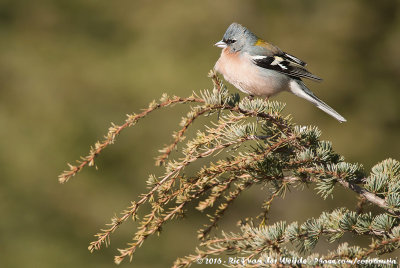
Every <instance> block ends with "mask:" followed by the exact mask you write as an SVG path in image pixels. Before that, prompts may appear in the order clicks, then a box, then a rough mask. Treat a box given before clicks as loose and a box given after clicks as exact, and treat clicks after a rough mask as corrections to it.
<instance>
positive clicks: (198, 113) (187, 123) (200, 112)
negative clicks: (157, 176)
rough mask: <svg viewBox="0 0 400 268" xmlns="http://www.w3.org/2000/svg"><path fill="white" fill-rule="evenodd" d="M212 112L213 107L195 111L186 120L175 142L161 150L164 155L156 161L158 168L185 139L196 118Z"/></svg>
mask: <svg viewBox="0 0 400 268" xmlns="http://www.w3.org/2000/svg"><path fill="white" fill-rule="evenodd" d="M211 110H212V107H206V108H200V109H199V110H197V111H195V112H194V113H193V114H192V115H191V116H190V117H188V118H187V120H185V123H184V125H183V127H182V129H181V130H179V131H178V132H177V133H176V134H174V138H175V140H174V141H173V142H172V143H171V144H170V145H168V146H166V147H165V148H164V149H162V150H160V152H162V153H163V154H162V155H160V156H158V157H157V159H156V166H160V165H162V164H163V163H164V162H165V160H166V159H167V158H168V156H169V155H170V154H171V152H172V150H173V149H174V148H175V147H176V145H177V144H178V143H179V142H180V141H181V139H183V134H184V133H185V132H186V130H187V129H188V127H189V126H190V125H191V124H192V123H193V122H194V120H195V119H196V118H198V117H199V116H201V115H203V114H205V113H207V112H210V111H211Z"/></svg>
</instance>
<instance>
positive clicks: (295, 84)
mask: <svg viewBox="0 0 400 268" xmlns="http://www.w3.org/2000/svg"><path fill="white" fill-rule="evenodd" d="M290 91H291V92H292V93H293V94H294V95H296V96H298V97H301V98H303V99H306V100H308V101H309V102H311V103H313V104H314V105H315V106H317V107H318V108H319V109H321V110H322V111H324V112H325V113H327V114H329V115H330V116H332V117H334V118H335V119H336V120H338V121H339V122H340V123H342V122H346V121H347V120H346V119H345V118H344V117H343V116H341V115H340V114H338V113H337V112H336V111H335V110H334V109H333V108H331V107H330V106H329V105H328V104H326V103H325V102H323V101H322V100H320V99H319V98H318V97H317V96H315V95H314V93H312V92H311V90H309V89H308V88H307V87H306V85H305V84H304V83H303V82H302V81H297V80H292V81H291V82H290Z"/></svg>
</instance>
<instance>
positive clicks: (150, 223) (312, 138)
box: [59, 72, 400, 267]
mask: <svg viewBox="0 0 400 268" xmlns="http://www.w3.org/2000/svg"><path fill="white" fill-rule="evenodd" d="M209 76H210V77H211V78H212V82H213V85H214V88H213V89H212V90H204V91H201V92H200V94H199V95H192V96H190V97H188V98H181V97H176V96H174V97H172V98H170V97H168V96H167V95H163V97H162V98H161V100H160V102H159V103H156V102H155V101H153V102H152V103H151V104H150V105H149V107H148V108H147V109H145V110H144V111H143V112H142V113H140V114H134V115H128V117H127V119H126V121H125V123H124V124H122V125H120V126H117V125H114V124H113V125H112V127H111V128H110V129H109V131H108V134H107V135H106V136H105V138H104V140H103V141H101V142H97V143H96V144H95V145H94V147H92V148H91V150H90V152H89V155H88V156H86V157H83V158H82V161H78V165H77V166H72V165H70V169H69V170H67V171H64V172H63V173H62V174H61V175H60V176H59V181H60V182H61V183H63V182H66V181H68V180H69V178H71V177H72V176H74V175H76V174H77V173H78V172H79V171H80V170H82V169H83V168H84V167H85V166H93V165H94V159H95V157H96V156H98V155H99V154H100V153H101V152H102V151H103V150H104V149H105V148H106V147H108V146H109V145H110V144H112V143H114V142H115V139H116V137H117V136H118V135H119V133H120V132H121V131H122V130H124V129H126V128H128V127H131V126H133V125H135V124H136V123H137V122H138V121H139V120H140V119H142V118H144V117H145V116H147V115H148V114H149V113H151V112H152V111H154V110H156V109H160V108H164V107H168V106H171V105H173V104H184V103H192V104H193V106H194V107H191V110H190V111H189V112H188V113H187V115H186V116H185V117H183V119H182V122H181V129H180V130H179V131H177V132H176V133H174V134H173V141H172V143H171V144H169V145H167V146H166V147H165V148H164V149H162V150H160V152H161V155H160V156H159V157H158V158H157V164H164V165H163V167H162V168H163V169H164V173H163V175H161V176H159V177H156V176H153V175H150V176H149V178H148V180H147V185H148V191H147V193H144V194H142V195H140V196H139V197H138V200H137V201H135V202H131V204H130V205H129V206H128V207H127V208H126V209H125V210H123V211H122V212H121V213H120V215H119V216H114V217H113V218H112V219H111V223H109V224H107V226H106V227H105V228H104V229H102V230H100V232H99V233H98V234H96V235H95V237H96V240H95V241H93V242H91V243H90V245H89V250H90V251H91V252H93V251H94V250H98V249H100V247H101V246H102V245H103V244H104V245H106V246H108V245H109V244H110V236H111V234H112V233H113V232H114V231H115V230H117V229H118V227H119V226H120V225H121V224H122V223H124V222H126V221H127V219H129V218H132V219H133V220H137V221H138V226H137V227H136V231H135V232H134V235H133V239H132V241H131V242H129V243H127V246H126V248H124V249H119V255H117V256H116V257H115V259H114V260H115V262H116V263H120V262H121V261H123V260H124V259H125V258H127V257H129V259H131V260H132V257H133V254H134V253H135V251H136V250H137V249H138V248H139V247H140V246H142V244H143V243H144V242H145V240H146V239H147V238H148V237H149V236H152V235H154V234H156V233H160V232H161V229H162V228H163V227H164V225H165V224H166V223H167V222H169V221H171V220H173V219H176V218H178V217H183V216H185V213H186V210H187V209H188V207H190V206H188V205H195V204H197V206H196V209H197V210H199V211H205V210H206V209H207V211H210V212H209V213H208V212H207V216H208V217H209V222H208V224H206V225H204V228H203V229H200V230H198V233H199V235H198V238H199V239H200V240H201V242H200V244H199V247H198V248H197V249H196V252H195V254H191V255H188V256H186V257H183V258H178V259H177V260H176V262H175V263H174V266H173V267H188V266H190V265H191V264H192V263H194V262H196V260H198V259H199V258H205V257H207V256H211V255H214V256H215V255H221V254H238V255H240V256H243V257H244V260H245V262H246V261H250V260H251V259H252V258H259V259H260V260H267V258H270V257H274V258H279V257H287V258H289V257H290V258H299V256H300V254H302V253H304V252H308V253H310V255H309V256H308V257H307V258H308V260H309V261H311V260H313V259H314V260H315V258H318V257H319V256H321V257H325V258H331V259H336V258H345V259H349V260H351V259H352V258H356V257H367V256H369V255H371V254H373V253H377V254H385V253H387V252H393V251H395V250H398V249H399V248H400V242H399V240H400V226H399V224H400V162H398V161H396V160H393V159H387V160H384V161H382V162H381V163H378V164H377V165H376V166H374V167H373V168H372V170H371V173H370V174H369V175H367V174H366V173H365V171H364V169H363V167H362V166H361V165H359V164H352V163H348V162H345V160H344V157H343V156H341V155H339V154H337V153H336V152H334V150H333V147H332V144H331V143H330V142H328V141H322V140H320V135H321V132H320V131H319V130H318V129H317V128H316V127H304V126H297V125H295V124H294V123H292V119H291V117H290V116H286V117H284V116H282V110H283V108H284V105H283V104H281V103H278V102H273V101H265V100H260V99H253V100H250V99H247V98H245V99H242V100H240V98H239V96H238V95H237V94H234V95H230V94H229V92H228V91H227V89H226V87H225V86H224V84H223V83H222V81H221V80H220V79H219V78H218V77H217V76H216V74H215V72H211V73H210V74H209ZM211 113H218V119H217V121H216V122H211V123H210V126H204V127H198V129H197V131H196V133H197V134H196V136H195V137H194V138H192V139H191V140H189V141H187V142H186V144H185V145H184V146H181V145H183V140H184V138H185V137H184V136H185V135H186V132H187V131H188V129H189V127H190V126H191V125H192V124H193V122H194V121H195V120H196V119H198V118H199V117H201V116H205V115H207V114H211ZM254 118H257V120H254ZM178 146H179V147H178ZM176 148H179V151H180V155H183V156H180V157H177V158H175V159H173V158H172V157H171V152H172V151H173V150H174V149H176ZM221 152H225V153H228V154H229V157H227V158H221V157H220V155H218V154H219V153H221ZM170 158H172V159H170ZM167 159H168V161H167ZM200 159H206V161H207V164H206V165H205V166H203V167H202V168H200V169H198V170H196V171H194V172H192V171H190V169H187V167H188V166H190V165H192V163H195V162H198V161H199V160H200ZM188 170H189V171H188ZM337 183H339V184H340V185H342V186H343V187H345V188H348V189H350V190H352V191H353V192H354V193H355V194H357V196H358V198H360V199H361V200H363V203H365V202H368V203H369V204H372V205H375V206H377V207H380V208H382V209H383V212H382V213H372V212H370V213H362V209H360V208H361V206H362V204H361V205H359V206H358V209H357V211H350V210H348V209H346V208H337V209H334V210H333V211H331V212H322V213H321V215H320V216H319V217H318V218H309V219H307V220H306V221H305V222H304V223H303V224H298V223H297V222H292V223H286V222H283V221H278V222H275V223H270V224H269V225H267V219H268V218H269V213H270V207H271V206H272V205H273V200H274V199H276V198H277V197H278V196H280V197H282V198H284V197H285V193H286V192H287V190H288V189H289V190H290V189H291V188H292V187H298V186H305V185H311V184H313V185H316V193H317V194H319V195H320V196H322V197H323V198H324V199H325V198H326V197H328V196H333V190H334V187H335V185H336V184H337ZM256 186H258V187H261V188H262V189H264V188H267V189H271V190H272V192H269V194H270V195H269V197H268V198H267V200H266V201H264V202H263V203H262V204H261V207H262V209H263V212H262V213H261V215H260V216H258V217H256V218H255V219H253V218H250V219H246V220H244V221H242V223H241V224H240V230H239V231H238V232H237V233H229V234H227V233H225V232H223V231H222V236H223V237H222V238H219V237H215V236H214V234H212V232H213V231H215V229H216V227H217V224H218V223H219V222H220V221H221V220H223V218H224V216H225V213H226V211H227V210H228V208H229V207H230V206H231V204H232V203H233V202H235V201H236V200H237V199H238V198H239V197H240V196H241V195H242V194H243V193H244V192H245V191H247V190H248V189H249V188H250V187H256ZM236 202H237V201H236ZM216 203H218V204H219V205H218V206H216V207H214V205H215V204H216ZM144 204H148V205H149V206H144ZM139 209H140V210H145V211H144V213H143V215H144V216H139V214H138V211H139ZM268 223H269V222H268ZM345 233H352V234H354V235H356V236H366V237H368V238H370V239H371V245H370V247H369V248H361V247H357V246H353V247H350V246H348V245H347V244H346V243H343V244H340V245H339V246H338V248H337V249H336V250H335V251H333V252H328V253H327V254H326V255H319V254H315V253H312V254H311V251H312V250H313V249H314V247H315V246H316V245H317V243H318V242H319V240H320V239H321V238H326V239H327V240H328V241H329V242H330V243H334V242H337V241H338V240H339V239H340V238H341V237H342V236H343V235H344V234H345ZM293 248H294V249H295V250H293ZM245 262H244V263H236V264H229V267H267V266H265V265H264V266H258V264H257V265H254V264H250V263H245ZM276 266H278V267H285V266H286V265H285V264H282V263H280V264H276ZM315 266H317V267H318V264H316V265H315Z"/></svg>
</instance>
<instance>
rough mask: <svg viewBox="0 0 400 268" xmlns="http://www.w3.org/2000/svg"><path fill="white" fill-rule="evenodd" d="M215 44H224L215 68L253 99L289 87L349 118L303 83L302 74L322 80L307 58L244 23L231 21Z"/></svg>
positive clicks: (308, 77)
mask: <svg viewBox="0 0 400 268" xmlns="http://www.w3.org/2000/svg"><path fill="white" fill-rule="evenodd" d="M215 46H217V47H219V48H222V52H221V56H220V57H219V59H218V60H217V62H216V63H215V66H214V70H215V71H217V72H218V73H220V74H222V75H223V77H224V79H225V80H226V81H228V82H229V83H230V84H232V85H233V86H235V87H236V88H237V89H239V90H240V91H242V92H244V93H246V94H248V95H249V97H250V98H251V99H252V98H253V97H254V96H260V97H264V98H265V99H266V100H268V98H270V97H271V96H274V95H276V94H278V93H280V92H282V91H289V92H291V93H293V94H294V95H296V96H298V97H301V98H304V99H306V100H307V101H309V102H311V103H313V104H314V105H315V106H317V107H318V108H319V109H321V110H322V111H324V112H326V113H327V114H329V115H330V116H332V117H334V118H335V119H337V120H338V121H339V122H341V123H342V122H346V119H345V118H344V117H343V116H341V115H340V114H339V113H337V112H336V111H335V110H334V109H333V108H331V107H330V106H329V105H328V104H326V103H325V102H323V101H322V100H320V99H319V98H318V97H317V96H316V95H315V94H314V93H313V92H312V91H311V90H310V89H308V88H307V86H306V85H305V84H304V82H303V81H302V79H303V78H305V79H310V80H312V81H316V82H320V81H322V79H321V78H320V77H318V76H316V75H314V74H312V73H310V72H309V71H308V70H307V69H306V68H305V66H306V65H307V64H306V63H305V62H304V61H302V60H301V59H299V58H297V57H295V56H293V55H291V54H289V53H286V52H284V51H282V50H281V49H280V48H279V47H277V46H275V45H273V44H270V43H268V42H267V41H264V40H263V39H261V38H259V37H257V36H256V35H255V34H254V33H252V32H251V31H250V30H249V29H247V28H246V27H244V26H242V25H241V24H239V23H236V22H234V23H232V24H231V25H230V26H229V27H228V29H227V30H226V32H225V34H224V36H223V39H222V40H221V41H219V42H217V43H216V44H215Z"/></svg>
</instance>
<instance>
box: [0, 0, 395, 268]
mask: <svg viewBox="0 0 400 268" xmlns="http://www.w3.org/2000/svg"><path fill="white" fill-rule="evenodd" d="M399 15H400V2H399V1H396V0H393V1H390V0H381V1H374V0H368V1H365V0H364V1H361V0H360V1H347V0H337V1H316V0H315V1H313V0H303V1H292V0H285V1H261V0H260V1H256V0H248V1H238V0H220V1H212V0H205V1H175V0H171V1H161V0H158V1H156V0H154V1H144V0H134V1H132V0H130V1H126V0H120V1H105V0H96V1H94V0H87V1H79V0H53V1H51V0H38V1H29V0H25V1H24V0H1V1H0V125H1V131H0V140H1V142H0V170H1V173H0V174H1V175H0V176H1V180H0V181H1V186H0V213H1V218H2V219H1V221H0V266H1V267H113V266H114V264H113V256H114V255H115V254H117V250H116V249H117V248H122V247H124V246H125V244H126V242H129V241H130V240H131V237H132V235H133V232H134V230H135V229H134V228H135V224H134V223H127V224H124V225H123V226H122V227H121V228H120V229H119V230H118V231H117V232H116V233H115V234H114V235H113V236H112V240H111V246H110V247H108V248H103V249H102V250H101V251H99V252H95V253H93V254H90V253H89V251H88V250H87V246H88V243H89V242H90V241H92V239H93V235H94V234H95V233H96V232H97V231H98V230H99V229H100V228H103V226H104V224H105V223H108V222H109V220H110V218H111V216H113V215H114V214H115V213H119V211H121V210H122V209H124V208H125V207H126V206H127V205H128V204H129V202H130V201H131V200H135V199H137V196H138V194H140V193H142V192H144V191H145V190H146V188H145V187H146V185H145V180H146V178H147V176H148V174H150V173H156V174H157V172H160V170H159V169H156V168H154V166H153V162H154V161H153V158H154V157H155V156H156V155H157V150H158V149H159V148H160V147H162V145H164V144H166V143H168V142H170V141H171V136H170V133H171V131H173V130H176V129H178V123H179V121H180V117H181V114H182V113H183V112H185V111H186V110H187V108H188V107H179V106H175V107H174V108H172V109H171V108H169V109H168V110H165V111H164V112H159V113H154V114H152V115H151V116H149V117H148V118H146V119H145V120H143V121H141V122H140V123H139V124H138V125H137V126H136V127H135V128H132V129H129V130H126V131H124V132H123V133H122V135H120V136H119V137H118V140H117V142H116V144H115V145H113V146H110V147H109V148H108V149H106V150H105V151H104V152H103V154H102V155H101V156H100V157H99V158H98V162H97V164H98V170H97V171H96V170H95V169H94V168H88V169H85V170H84V171H83V172H82V173H81V174H79V176H77V177H74V178H73V179H72V180H71V181H70V182H68V183H67V184H65V185H60V184H59V183H58V181H57V176H58V174H59V173H60V172H61V171H62V170H64V169H65V168H66V163H67V162H73V161H74V160H75V159H77V158H78V157H79V156H81V155H86V154H87V152H88V149H89V146H90V145H92V144H93V143H94V142H95V141H96V140H98V139H101V138H102V137H103V135H104V134H105V133H106V131H107V128H108V127H109V126H110V122H115V123H121V122H123V121H124V120H125V114H127V113H132V112H138V111H140V109H142V108H144V107H146V106H147V104H148V103H149V102H150V101H151V100H153V99H158V98H159V97H160V96H161V94H162V93H163V92H167V93H169V94H171V95H174V94H175V95H181V96H188V95H190V94H191V92H192V91H196V92H199V90H201V89H204V88H210V87H211V86H212V84H211V81H210V80H209V79H208V78H207V73H208V71H209V70H210V69H211V68H212V67H213V65H214V63H215V61H216V59H217V58H218V56H219V53H220V50H219V49H218V48H215V47H213V44H214V43H215V42H217V41H219V40H220V39H221V37H222V35H223V33H224V31H225V29H226V27H227V26H228V25H229V24H230V23H231V22H233V21H236V22H239V23H242V24H243V25H245V26H247V27H248V28H250V29H251V30H252V31H253V32H255V33H257V34H258V35H259V36H261V37H263V38H264V39H266V40H269V41H270V42H272V43H274V44H276V45H278V46H280V47H281V48H282V49H283V50H285V51H287V52H289V53H292V54H294V55H296V56H298V57H299V58H301V59H304V60H305V61H306V62H307V63H308V64H309V70H310V71H312V72H314V73H316V74H317V75H319V76H321V77H323V78H324V81H323V83H320V84H317V83H308V85H309V86H310V88H311V89H312V90H313V91H314V92H315V93H316V94H317V95H318V96H320V97H321V98H322V99H323V100H324V101H326V102H327V103H328V104H329V105H331V106H332V107H334V108H335V109H337V111H339V112H340V113H341V114H342V115H343V116H344V117H346V118H347V120H348V122H347V123H344V124H339V123H338V122H337V121H335V120H334V119H332V118H331V117H329V116H328V115H326V114H325V113H323V112H322V111H320V110H318V109H317V108H315V107H314V106H313V105H311V104H309V103H307V102H306V101H304V100H302V99H298V98H296V97H294V96H291V95H289V94H287V93H283V94H281V95H280V96H278V97H277V98H276V99H278V100H281V101H284V102H286V103H287V108H286V109H285V113H291V114H293V115H294V120H295V121H296V122H298V123H299V124H304V125H310V124H312V125H317V126H319V128H320V129H321V130H322V131H323V138H324V139H328V140H331V141H332V142H333V144H334V148H335V149H336V151H337V152H339V153H341V154H343V155H344V156H345V157H346V159H347V160H348V161H352V162H359V163H363V164H364V166H365V168H366V169H367V170H369V169H370V168H371V167H372V166H373V165H374V164H375V163H377V162H379V161H381V160H383V159H386V158H388V157H393V158H396V159H400V150H399V149H400V139H399V137H400V105H399V101H400V46H399V44H400V16H399ZM230 89H231V90H232V91H235V89H234V88H232V87H231V86H230ZM198 126H200V125H198ZM192 130H193V128H192ZM334 194H335V195H336V198H335V199H327V200H326V201H323V199H321V198H320V197H317V196H316V194H315V191H314V190H313V189H312V187H311V189H306V190H305V191H304V192H297V191H293V192H291V193H289V194H288V196H287V197H286V199H285V200H278V201H277V203H275V206H273V208H272V210H271V212H272V218H271V222H273V221H275V220H279V219H283V220H288V221H292V220H299V221H302V220H304V219H306V218H308V217H311V216H318V215H319V214H320V212H321V210H324V209H330V208H335V207H339V206H348V207H349V208H354V205H355V203H356V199H355V198H354V195H353V193H350V192H349V191H347V190H340V186H338V187H337V190H336V191H335V192H334ZM264 197H265V193H264V194H263V192H261V191H259V192H257V194H254V192H249V193H248V194H247V195H246V196H243V197H242V198H241V199H239V200H238V202H237V203H236V204H235V206H234V208H233V209H232V210H230V212H229V213H228V215H227V216H228V217H227V219H226V220H225V221H224V222H223V223H222V224H223V226H226V228H228V229H229V228H230V229H231V230H236V229H235V222H236V221H237V220H239V219H241V218H244V217H247V216H255V215H257V214H258V212H259V204H260V203H261V201H262V200H263V199H264ZM205 222H206V218H205V215H202V214H201V213H198V212H193V211H192V212H190V213H189V217H188V218H186V219H184V220H181V221H176V222H175V223H174V224H168V225H167V226H166V227H165V228H164V232H163V233H162V235H161V236H160V237H153V238H150V239H148V241H146V243H145V244H144V245H143V247H142V248H140V250H138V251H137V253H136V255H135V258H134V261H133V263H131V264H130V263H129V262H126V261H125V262H124V263H122V264H121V267H128V266H129V267H168V266H169V265H171V264H172V262H173V261H174V260H175V258H176V257H178V256H185V255H187V254H190V253H192V252H194V248H195V245H196V243H197V241H196V232H195V230H196V229H198V228H199V227H200V226H201V225H202V224H204V223H205ZM217 234H218V233H217ZM343 241H349V242H350V243H352V244H363V243H364V244H363V245H365V242H366V241H360V240H353V238H352V237H351V236H350V237H346V238H344V239H343ZM330 248H333V246H332V245H329V244H327V243H324V242H322V243H321V245H320V246H319V247H318V248H317V250H318V251H320V252H326V250H327V249H330ZM209 267H211V266H209Z"/></svg>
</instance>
